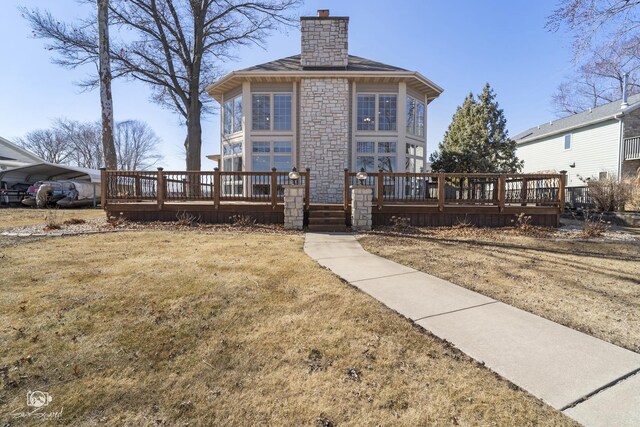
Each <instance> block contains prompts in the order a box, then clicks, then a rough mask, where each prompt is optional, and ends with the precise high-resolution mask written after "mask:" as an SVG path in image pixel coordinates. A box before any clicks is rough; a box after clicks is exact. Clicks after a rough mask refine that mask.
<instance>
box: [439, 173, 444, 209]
mask: <svg viewBox="0 0 640 427" xmlns="http://www.w3.org/2000/svg"><path fill="white" fill-rule="evenodd" d="M444 179H445V175H444V173H443V172H439V173H438V210H439V211H440V212H442V211H444V200H445V194H444V193H445V185H444V184H445V181H444Z"/></svg>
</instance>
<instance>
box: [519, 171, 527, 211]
mask: <svg viewBox="0 0 640 427" xmlns="http://www.w3.org/2000/svg"><path fill="white" fill-rule="evenodd" d="M528 185H529V180H528V179H527V178H522V188H521V189H520V206H527V193H528V191H529V190H528V189H527V186H528Z"/></svg>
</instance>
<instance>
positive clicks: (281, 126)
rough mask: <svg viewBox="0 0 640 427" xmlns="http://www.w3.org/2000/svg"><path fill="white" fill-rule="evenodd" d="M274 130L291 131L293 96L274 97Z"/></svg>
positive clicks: (279, 95)
mask: <svg viewBox="0 0 640 427" xmlns="http://www.w3.org/2000/svg"><path fill="white" fill-rule="evenodd" d="M273 130H291V95H290V94H284V95H281V94H278V95H273Z"/></svg>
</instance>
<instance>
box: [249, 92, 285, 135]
mask: <svg viewBox="0 0 640 427" xmlns="http://www.w3.org/2000/svg"><path fill="white" fill-rule="evenodd" d="M252 106H253V112H252V113H253V118H252V124H253V125H252V128H253V130H286V131H289V130H291V94H290V93H276V94H254V95H253V96H252Z"/></svg>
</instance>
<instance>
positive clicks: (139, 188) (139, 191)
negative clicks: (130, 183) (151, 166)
mask: <svg viewBox="0 0 640 427" xmlns="http://www.w3.org/2000/svg"><path fill="white" fill-rule="evenodd" d="M134 180H135V189H134V191H135V192H136V200H137V201H138V202H141V201H142V184H141V183H140V175H138V174H136V175H135V177H134Z"/></svg>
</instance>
